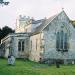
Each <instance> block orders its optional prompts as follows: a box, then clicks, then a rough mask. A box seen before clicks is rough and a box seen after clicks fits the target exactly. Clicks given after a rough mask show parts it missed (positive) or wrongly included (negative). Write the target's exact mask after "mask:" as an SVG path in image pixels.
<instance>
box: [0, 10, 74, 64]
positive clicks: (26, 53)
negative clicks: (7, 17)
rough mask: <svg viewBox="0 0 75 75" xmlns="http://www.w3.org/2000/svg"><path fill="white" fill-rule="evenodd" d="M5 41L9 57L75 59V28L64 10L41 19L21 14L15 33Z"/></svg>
mask: <svg viewBox="0 0 75 75" xmlns="http://www.w3.org/2000/svg"><path fill="white" fill-rule="evenodd" d="M1 44H2V46H3V49H2V51H3V54H2V55H3V56H4V57H6V58H7V57H8V55H14V56H15V57H16V58H25V59H29V60H31V61H35V62H39V61H44V62H50V63H53V62H54V61H55V60H62V61H63V62H64V63H70V62H72V61H75V28H74V27H73V25H72V23H71V20H70V19H69V17H68V16H67V14H66V13H65V11H64V10H62V11H61V12H60V13H58V14H55V15H53V16H51V17H50V18H48V19H47V18H44V19H40V20H35V19H33V18H30V17H26V16H22V15H20V16H19V17H18V19H17V20H16V29H15V33H12V34H9V35H7V36H6V37H5V38H3V39H2V40H1Z"/></svg>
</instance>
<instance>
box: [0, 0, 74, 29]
mask: <svg viewBox="0 0 75 75" xmlns="http://www.w3.org/2000/svg"><path fill="white" fill-rule="evenodd" d="M4 1H9V2H10V3H9V5H8V6H3V7H2V6H0V28H2V27H4V26H6V25H7V26H9V27H11V28H13V29H15V28H16V19H17V18H18V16H19V15H25V16H30V17H34V18H35V19H42V18H45V17H47V18H48V17H50V16H52V15H54V14H57V13H59V12H60V11H62V8H64V11H65V12H66V14H67V15H68V17H69V18H70V19H71V20H74V19H75V6H74V5H75V0H4Z"/></svg>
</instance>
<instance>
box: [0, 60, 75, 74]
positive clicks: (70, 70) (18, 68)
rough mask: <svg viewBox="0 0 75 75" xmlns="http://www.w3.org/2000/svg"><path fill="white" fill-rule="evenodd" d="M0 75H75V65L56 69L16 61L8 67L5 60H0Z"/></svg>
mask: <svg viewBox="0 0 75 75" xmlns="http://www.w3.org/2000/svg"><path fill="white" fill-rule="evenodd" d="M0 75H75V65H61V66H60V68H56V66H55V65H51V66H48V65H47V64H39V63H35V62H32V61H24V60H16V63H15V65H14V66H9V65H7V60H6V59H0Z"/></svg>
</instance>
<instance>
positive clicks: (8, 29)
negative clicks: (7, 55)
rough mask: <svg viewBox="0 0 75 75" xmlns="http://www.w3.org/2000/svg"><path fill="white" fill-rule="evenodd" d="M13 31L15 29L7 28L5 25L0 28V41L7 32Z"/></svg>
mask: <svg viewBox="0 0 75 75" xmlns="http://www.w3.org/2000/svg"><path fill="white" fill-rule="evenodd" d="M14 32H15V31H14V30H13V29H11V28H9V27H8V26H5V27H3V28H2V29H0V42H1V39H2V38H4V37H5V36H7V35H8V34H9V33H14Z"/></svg>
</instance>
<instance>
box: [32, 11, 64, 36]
mask: <svg viewBox="0 0 75 75" xmlns="http://www.w3.org/2000/svg"><path fill="white" fill-rule="evenodd" d="M62 12H64V10H62V11H61V12H60V13H58V14H56V15H54V16H51V17H50V18H48V19H44V20H43V21H42V24H40V25H39V26H38V27H36V28H35V29H33V31H32V35H35V34H38V33H40V32H41V31H42V30H43V29H44V28H45V27H47V25H48V24H49V23H51V22H52V21H53V20H54V19H55V18H56V17H57V16H58V15H60V14H61V13H62ZM64 13H65V12H64Z"/></svg>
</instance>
